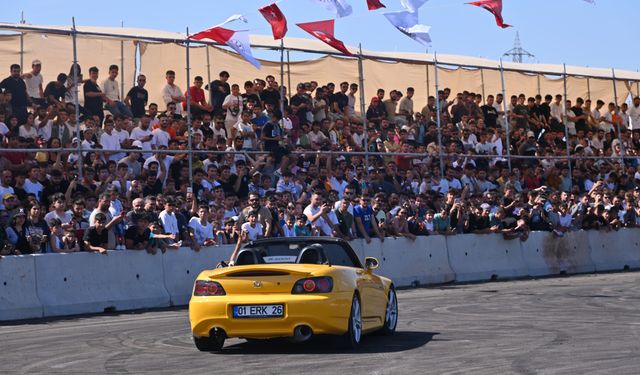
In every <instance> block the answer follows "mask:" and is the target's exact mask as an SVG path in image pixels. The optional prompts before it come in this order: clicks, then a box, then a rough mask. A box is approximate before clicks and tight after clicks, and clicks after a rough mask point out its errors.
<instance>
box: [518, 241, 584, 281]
mask: <svg viewBox="0 0 640 375" xmlns="http://www.w3.org/2000/svg"><path fill="white" fill-rule="evenodd" d="M587 233H588V232H585V231H577V232H569V233H566V234H565V236H564V237H558V236H556V235H554V234H553V233H550V232H532V233H531V234H530V235H529V238H528V239H527V241H525V242H523V243H522V258H523V259H524V261H525V263H526V266H527V274H528V275H529V276H550V275H558V274H561V273H567V274H575V273H585V272H593V271H595V266H594V263H593V261H592V260H591V254H590V250H589V237H588V235H587Z"/></svg>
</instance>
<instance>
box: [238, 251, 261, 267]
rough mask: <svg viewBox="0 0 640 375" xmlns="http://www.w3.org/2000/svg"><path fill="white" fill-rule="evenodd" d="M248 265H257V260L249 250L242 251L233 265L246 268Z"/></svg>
mask: <svg viewBox="0 0 640 375" xmlns="http://www.w3.org/2000/svg"><path fill="white" fill-rule="evenodd" d="M249 264H258V258H257V257H256V254H255V253H254V252H253V251H251V250H242V251H240V252H239V253H238V256H237V257H236V261H235V265H236V266H246V265H249Z"/></svg>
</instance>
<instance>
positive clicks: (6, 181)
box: [0, 169, 15, 210]
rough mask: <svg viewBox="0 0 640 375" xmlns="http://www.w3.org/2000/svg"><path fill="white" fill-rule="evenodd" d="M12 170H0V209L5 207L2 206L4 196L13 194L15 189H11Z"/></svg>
mask: <svg viewBox="0 0 640 375" xmlns="http://www.w3.org/2000/svg"><path fill="white" fill-rule="evenodd" d="M12 185H13V172H11V171H10V170H8V169H4V170H3V171H2V175H1V176H0V198H3V199H0V210H4V209H6V208H5V206H4V197H5V196H12V195H15V190H14V189H13V186H12Z"/></svg>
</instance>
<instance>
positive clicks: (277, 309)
mask: <svg viewBox="0 0 640 375" xmlns="http://www.w3.org/2000/svg"><path fill="white" fill-rule="evenodd" d="M282 316H284V305H241V306H233V317H234V318H279V317H282Z"/></svg>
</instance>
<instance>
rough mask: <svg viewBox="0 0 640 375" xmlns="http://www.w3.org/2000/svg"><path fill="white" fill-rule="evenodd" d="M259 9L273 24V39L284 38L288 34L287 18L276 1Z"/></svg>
mask: <svg viewBox="0 0 640 375" xmlns="http://www.w3.org/2000/svg"><path fill="white" fill-rule="evenodd" d="M258 11H259V12H260V13H261V14H262V16H263V17H264V18H265V19H266V20H267V22H269V23H270V24H271V30H272V31H273V39H276V40H277V39H282V38H284V36H285V35H286V34H287V19H286V18H285V17H284V14H283V13H282V11H281V10H280V8H278V5H277V4H276V3H273V4H269V5H267V6H264V7H262V8H260V9H258Z"/></svg>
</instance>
